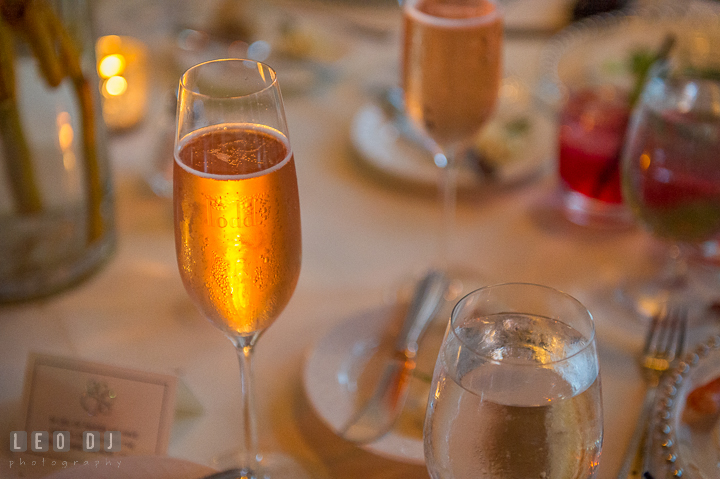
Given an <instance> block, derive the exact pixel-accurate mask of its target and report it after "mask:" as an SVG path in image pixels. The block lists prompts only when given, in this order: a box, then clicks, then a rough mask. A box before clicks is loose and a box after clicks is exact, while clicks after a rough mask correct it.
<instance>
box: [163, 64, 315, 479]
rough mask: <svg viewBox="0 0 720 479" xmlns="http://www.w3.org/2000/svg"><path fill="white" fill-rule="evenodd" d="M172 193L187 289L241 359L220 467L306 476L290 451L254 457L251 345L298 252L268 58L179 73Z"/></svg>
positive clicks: (287, 155)
mask: <svg viewBox="0 0 720 479" xmlns="http://www.w3.org/2000/svg"><path fill="white" fill-rule="evenodd" d="M173 202H174V210H175V248H176V253H177V261H178V266H179V269H180V276H181V277H182V281H183V284H184V285H185V289H186V290H187V292H188V294H189V295H190V297H191V299H192V300H193V302H194V303H195V305H196V306H197V307H198V309H199V310H200V311H201V312H202V313H203V314H204V315H205V317H206V318H207V319H208V320H210V321H211V322H212V323H213V324H214V325H215V326H217V327H218V328H219V329H220V330H221V331H222V332H223V333H225V335H226V336H227V337H228V338H229V339H230V341H231V342H232V343H233V345H234V346H235V348H236V349H237V355H238V358H239V361H240V381H241V389H242V396H241V398H240V403H239V404H238V406H239V407H238V410H239V412H240V417H241V418H242V424H243V426H242V434H241V435H240V442H241V444H240V445H241V447H240V452H239V454H236V455H235V456H233V457H232V459H231V461H232V462H234V464H232V466H233V467H236V468H237V469H236V470H235V471H233V472H231V473H228V476H227V477H233V478H236V477H238V478H239V477H241V478H248V479H250V478H252V479H256V478H276V477H287V478H297V477H306V475H304V473H303V472H302V471H300V470H296V469H293V468H294V467H295V465H294V463H293V462H292V461H291V460H290V459H289V458H283V457H281V456H278V455H274V456H272V457H273V458H274V459H273V461H272V462H271V461H270V460H269V458H268V457H265V458H262V460H261V456H259V455H258V451H257V432H256V424H255V416H254V414H253V392H252V381H251V358H252V352H253V349H254V346H255V344H256V342H257V340H258V338H259V337H260V335H261V334H262V332H263V331H264V330H265V329H267V327H268V326H270V324H272V323H273V321H275V319H276V318H277V316H278V315H279V314H280V313H281V312H282V310H283V308H285V306H286V305H287V303H288V301H289V300H290V297H291V296H292V293H293V291H294V289H295V285H296V283H297V279H298V275H299V273H300V259H301V243H300V207H299V202H298V188H297V180H296V175H295V162H294V158H293V154H292V149H291V147H290V141H289V139H288V130H287V125H286V121H285V113H284V109H283V102H282V97H281V94H280V88H279V86H278V82H277V78H276V75H275V72H274V71H273V70H272V69H271V68H270V67H268V66H267V65H264V64H262V63H258V62H255V61H250V60H238V59H228V60H217V61H211V62H207V63H202V64H200V65H196V66H194V67H192V68H190V69H189V70H188V71H187V72H185V73H184V74H183V76H182V77H181V79H180V89H179V95H178V109H177V136H176V139H175V165H174V171H173ZM220 466H221V467H223V468H224V467H228V466H230V465H229V464H220Z"/></svg>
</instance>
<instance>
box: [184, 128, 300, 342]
mask: <svg viewBox="0 0 720 479" xmlns="http://www.w3.org/2000/svg"><path fill="white" fill-rule="evenodd" d="M173 198H174V208H175V250H176V254H177V261H178V266H179V269H180V276H181V277H182V280H183V283H184V285H185V289H187V291H188V293H189V295H190V297H191V298H192V300H193V302H194V303H195V305H196V306H197V307H198V308H199V309H200V310H201V311H202V313H203V314H204V315H205V316H206V317H207V318H208V319H209V320H210V321H212V322H213V323H215V325H216V326H218V327H219V328H220V329H222V330H224V331H225V332H226V333H227V334H229V335H231V336H233V337H237V336H250V335H253V334H255V333H257V332H259V331H262V330H264V329H265V328H267V327H268V326H270V324H271V323H272V322H273V321H274V320H275V318H277V316H278V315H279V314H280V312H281V311H282V310H283V309H284V308H285V306H286V305H287V303H288V301H289V300H290V297H291V295H292V293H293V291H294V289H295V285H296V283H297V279H298V275H299V273H300V260H301V239H300V206H299V201H298V190H297V181H296V176H295V162H294V159H293V156H292V152H291V150H290V146H289V143H288V140H287V138H286V137H285V136H284V135H282V134H281V133H279V132H278V131H276V130H273V129H270V128H267V127H260V126H257V125H248V124H228V125H221V126H217V127H212V128H207V129H203V130H199V131H198V132H196V133H194V134H193V135H191V136H190V137H188V138H187V139H186V140H184V141H183V143H182V144H181V145H180V148H179V149H178V153H177V154H176V158H175V165H174V171H173Z"/></svg>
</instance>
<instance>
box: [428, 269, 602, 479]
mask: <svg viewBox="0 0 720 479" xmlns="http://www.w3.org/2000/svg"><path fill="white" fill-rule="evenodd" d="M602 424H603V421H602V404H601V391H600V375H599V366H598V359H597V351H596V345H595V330H594V325H593V319H592V316H591V315H590V313H589V312H588V311H587V309H585V307H583V305H582V304H580V303H579V302H578V301H577V300H575V299H574V298H572V297H571V296H569V295H567V294H565V293H562V292H560V291H557V290H554V289H552V288H548V287H545V286H540V285H534V284H522V283H508V284H501V285H495V286H489V287H485V288H482V289H479V290H476V291H473V292H472V293H470V294H468V295H467V296H465V297H464V298H463V299H461V300H460V302H459V303H458V304H457V305H456V306H455V309H454V310H453V313H452V317H451V320H450V323H449V325H448V329H447V331H446V333H445V338H444V340H443V344H442V346H441V348H440V353H439V355H438V359H437V363H436V366H435V373H434V375H433V381H432V386H431V388H430V398H429V402H428V408H427V413H426V417H425V429H424V434H423V435H424V444H425V460H426V464H427V468H428V471H429V472H430V475H431V476H432V478H433V479H538V478H546V479H566V478H567V479H589V478H593V477H595V474H596V472H597V466H598V461H599V458H600V451H601V447H602V437H603V426H602Z"/></svg>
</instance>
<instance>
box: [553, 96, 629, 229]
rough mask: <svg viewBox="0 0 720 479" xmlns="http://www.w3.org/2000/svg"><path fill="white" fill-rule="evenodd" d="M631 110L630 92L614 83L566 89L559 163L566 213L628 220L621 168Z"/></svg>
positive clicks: (581, 220) (593, 219)
mask: <svg viewBox="0 0 720 479" xmlns="http://www.w3.org/2000/svg"><path fill="white" fill-rule="evenodd" d="M629 111H630V107H629V100H628V94H627V92H625V91H624V90H622V89H621V88H618V87H614V86H612V85H601V86H583V87H580V88H576V89H573V90H571V91H570V93H569V94H568V98H567V101H566V102H565V103H564V105H563V108H562V110H561V112H560V129H559V133H558V168H559V175H560V180H561V185H562V195H563V207H564V212H565V214H566V216H567V218H568V219H569V220H570V221H572V222H573V223H577V224H581V225H593V226H605V227H612V226H627V225H628V224H629V223H630V221H631V216H630V214H629V212H628V210H627V208H626V207H625V205H624V204H623V198H622V193H621V191H620V168H619V165H620V153H621V150H622V146H623V140H624V137H625V129H626V127H627V123H628V116H629Z"/></svg>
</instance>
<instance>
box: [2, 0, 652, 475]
mask: <svg viewBox="0 0 720 479" xmlns="http://www.w3.org/2000/svg"><path fill="white" fill-rule="evenodd" d="M517 3H523V2H517ZM517 3H516V4H515V5H514V7H513V4H511V7H510V13H509V14H508V15H509V17H508V19H509V20H511V19H512V18H516V17H515V16H517V18H518V19H520V17H521V16H522V17H523V19H522V21H520V20H518V22H519V23H522V22H524V21H526V17H527V16H528V10H526V9H523V8H520V7H519V6H518V5H517ZM550 3H552V4H553V5H555V2H548V4H550ZM303 5H304V4H299V5H298V6H293V8H295V9H300V10H301V11H302V8H304V7H303ZM525 5H526V7H528V8H530V7H529V5H532V8H536V9H538V10H537V11H538V12H539V11H540V10H539V8H540V7H539V2H533V1H529V2H525ZM513 8H514V10H513ZM292 11H295V10H292ZM548 11H550V10H548ZM308 12H309V13H307V14H308V15H315V16H316V17H317V21H318V22H319V25H334V26H335V28H336V29H337V28H342V27H338V25H337V24H338V22H339V20H337V19H338V18H342V19H343V20H342V21H343V22H344V21H351V20H352V21H362V22H365V24H367V23H373V22H375V23H374V24H375V25H379V26H380V27H381V28H391V27H392V25H393V23H394V24H396V25H397V26H398V31H399V25H400V17H399V12H398V11H397V9H394V8H386V7H377V6H376V7H366V8H363V7H358V6H351V5H350V4H346V3H344V2H338V3H337V4H336V5H334V6H332V7H331V5H330V4H328V3H324V4H323V7H322V8H317V7H315V6H313V7H312V8H310V9H309V10H308ZM513 12H515V13H513ZM511 15H512V16H511ZM308 18H310V17H308ZM544 21H545V20H544ZM547 21H548V22H552V21H554V20H553V19H552V18H550V19H549V20H547ZM322 22H326V23H322ZM342 41H343V42H344V44H345V46H346V47H347V51H346V52H345V54H344V56H343V58H342V60H341V61H340V63H339V64H338V65H336V71H335V74H336V78H335V79H334V80H333V81H332V82H329V83H328V84H326V85H324V86H323V87H322V88H320V89H318V90H314V91H311V92H306V93H305V94H292V95H287V98H286V105H285V106H286V113H287V118H288V122H289V128H290V134H291V140H292V144H293V149H294V152H295V159H296V163H297V170H298V181H299V188H300V195H301V210H302V227H303V267H302V273H301V276H300V280H299V283H298V286H297V289H296V292H295V295H294V296H293V298H292V300H291V302H290V304H289V305H288V307H287V309H286V310H285V311H284V312H283V314H282V316H281V317H280V318H279V319H278V320H277V322H276V323H275V324H274V325H273V326H272V327H271V328H270V329H269V330H268V331H267V332H266V334H264V335H263V337H262V338H261V340H260V342H259V345H258V347H257V350H256V355H255V372H256V374H255V379H256V393H257V397H258V399H259V400H258V401H257V404H258V413H259V420H260V424H261V428H260V432H261V434H260V435H261V445H262V447H263V449H280V450H285V451H287V452H289V453H291V454H293V455H295V456H297V457H300V458H302V459H304V460H306V461H308V462H310V463H313V464H315V465H316V466H317V467H319V468H321V469H324V470H325V471H326V472H327V473H328V475H329V476H330V477H333V478H335V477H337V478H354V477H358V478H360V477H377V478H390V477H397V478H400V477H403V478H408V477H427V474H426V472H425V471H424V469H423V468H422V467H419V466H407V465H403V464H400V463H395V462H393V461H389V460H385V459H380V458H377V457H375V456H373V455H371V454H369V453H367V452H365V451H362V450H360V449H358V448H355V447H354V446H351V445H349V444H345V443H343V442H342V441H341V440H340V439H338V438H336V437H334V436H333V435H332V434H331V433H330V432H329V431H328V430H327V429H324V427H323V426H322V424H321V423H320V421H319V420H318V419H317V418H316V417H315V416H314V413H313V411H312V409H311V407H310V406H309V405H308V404H307V401H306V400H305V398H304V395H303V392H302V385H301V379H300V378H301V376H302V370H303V365H304V358H305V357H306V355H307V354H308V351H309V349H310V348H311V347H312V345H313V344H314V343H315V342H316V341H318V340H319V339H320V338H322V337H323V336H324V335H325V334H326V333H327V332H328V331H329V330H330V329H331V328H333V327H334V326H336V325H337V324H340V322H341V321H342V320H344V319H345V318H346V317H348V316H349V315H351V314H355V313H357V312H358V311H361V310H363V309H365V308H369V307H374V306H376V305H378V304H379V303H381V302H382V301H384V300H386V299H387V297H388V295H389V294H390V295H391V294H392V292H393V291H394V290H395V289H396V288H397V286H398V285H399V284H400V283H401V282H402V280H404V279H407V278H408V277H410V276H411V275H412V274H417V273H419V272H421V271H422V270H423V268H425V267H426V266H427V265H429V264H430V262H431V261H432V260H433V258H434V255H435V252H436V246H437V244H436V240H437V231H438V227H439V226H438V225H439V223H440V222H439V208H438V204H437V201H436V199H435V198H434V197H432V196H427V197H422V196H416V195H409V194H406V193H402V192H398V191H395V190H393V188H391V187H388V185H383V184H380V183H377V182H375V181H374V180H373V179H372V178H371V177H370V176H368V175H366V174H365V172H364V171H363V170H362V168H360V167H358V165H357V163H356V161H355V160H354V157H353V153H352V150H351V148H350V145H349V140H348V130H349V127H350V122H351V121H352V117H353V114H354V113H355V112H356V111H357V110H358V108H359V107H360V106H362V105H363V104H364V103H366V102H367V101H368V99H369V98H370V94H371V92H374V91H376V89H377V87H378V86H380V85H388V84H391V83H393V82H394V81H396V77H397V63H398V58H399V56H398V50H397V47H398V35H390V36H389V37H387V38H384V39H383V38H382V37H381V38H380V39H378V38H373V37H369V36H362V35H361V34H356V35H355V36H352V34H351V35H350V36H346V37H344V38H343V40H342ZM544 41H545V40H544V39H516V38H508V39H507V41H506V55H505V58H506V62H505V65H506V69H507V70H508V71H512V72H513V73H515V74H518V75H520V76H521V77H523V78H525V79H527V80H528V81H529V82H532V81H533V80H534V78H535V76H536V74H537V69H538V58H539V53H540V51H541V49H542V47H543V45H544ZM280 82H281V86H282V76H281V77H280ZM155 106H156V107H157V105H155ZM154 115H156V114H155V113H153V111H151V112H150V114H149V118H148V119H147V120H146V122H145V123H144V124H143V125H142V126H141V127H140V128H138V129H136V130H134V131H131V132H128V133H125V134H121V135H114V136H112V137H111V151H112V155H113V157H112V161H113V165H114V173H115V178H114V179H115V187H116V195H117V225H118V245H117V251H116V252H115V254H114V255H113V257H112V259H111V261H110V262H109V263H108V264H107V265H106V266H105V267H104V268H103V269H102V270H101V271H100V272H99V273H98V274H96V275H94V276H93V277H92V278H91V279H90V280H88V281H86V282H85V283H83V284H82V285H81V286H79V287H77V288H75V289H72V290H71V291H68V292H66V293H63V294H60V295H58V296H55V297H52V298H49V299H46V300H42V301H38V302H34V303H29V304H23V305H16V306H9V307H2V308H0V461H3V462H4V463H0V471H2V473H0V477H15V476H14V474H16V472H13V471H9V470H8V469H7V464H6V463H7V458H6V456H7V454H8V453H7V451H8V442H7V439H8V436H9V431H11V430H19V429H20V428H21V427H22V425H21V424H18V419H19V417H20V415H19V413H20V407H21V396H22V387H23V379H24V372H25V365H26V360H27V356H28V353H30V352H39V353H48V354H57V355H62V356H70V357H74V358H79V359H85V360H92V361H99V362H103V363H109V364H113V365H118V366H123V367H129V368H136V369H143V370H149V371H154V372H160V373H169V374H174V375H177V376H178V377H179V378H180V379H181V380H182V382H183V383H184V384H186V385H187V387H188V388H189V390H190V391H191V392H192V394H193V395H194V396H195V397H196V398H197V400H198V401H199V403H200V404H201V405H202V408H203V411H202V413H201V414H200V415H197V416H191V417H186V418H177V419H176V420H175V423H174V425H173V429H172V434H171V439H170V446H169V455H170V456H173V457H177V458H182V459H185V460H190V461H194V462H198V463H204V464H207V463H208V461H209V459H210V458H211V457H212V456H213V455H215V454H217V453H218V452H221V451H225V450H227V449H229V448H232V447H233V446H234V445H236V444H237V443H236V437H238V431H237V429H238V424H239V417H238V409H237V407H236V403H237V399H238V396H239V394H240V390H239V383H238V366H237V360H236V357H235V353H234V351H233V348H232V347H231V345H230V344H229V342H228V341H227V340H226V339H225V338H224V337H223V336H222V335H221V334H220V333H219V331H218V330H216V329H215V328H214V327H213V326H212V325H210V324H209V323H208V322H206V321H205V320H204V319H203V318H202V317H201V315H200V314H199V313H198V312H197V310H196V309H195V307H194V306H193V304H192V303H191V302H190V300H189V298H188V296H187V294H186V293H185V291H184V289H183V287H182V284H181V282H180V278H179V275H178V273H177V266H176V262H175V252H174V241H173V230H172V210H171V202H170V200H168V199H166V198H159V197H156V196H154V195H153V194H152V193H151V192H150V190H149V188H148V187H147V185H146V183H145V182H144V179H143V175H144V174H145V173H147V172H148V171H149V170H150V165H152V163H153V161H155V159H154V158H152V154H153V151H155V150H154V148H153V145H154V144H155V141H156V140H157V135H159V130H158V129H157V128H156V127H157V125H158V122H157V121H155V120H156V119H157V116H154ZM555 190H556V180H555V177H554V175H553V174H550V175H548V176H545V177H543V178H541V179H540V180H538V181H536V182H534V183H532V184H529V185H526V186H524V187H522V188H517V189H512V190H508V191H497V190H495V191H489V192H488V193H487V194H484V195H481V196H480V197H479V198H477V199H476V200H474V201H469V202H462V203H461V204H460V205H459V208H458V212H457V230H456V234H455V236H454V239H453V252H452V258H453V259H454V260H456V261H462V262H463V263H465V264H467V265H468V266H470V267H474V268H476V269H478V270H479V271H481V272H482V273H483V274H484V275H485V276H486V278H487V281H488V283H496V282H505V281H524V282H536V283H542V284H546V285H549V286H553V287H555V288H559V289H562V290H565V291H567V292H569V293H570V294H572V295H574V296H576V297H577V298H578V299H580V300H581V301H582V302H584V303H585V304H586V306H587V307H588V308H589V309H590V310H591V312H592V313H593V314H594V316H595V319H596V323H597V330H598V344H599V353H600V367H601V374H602V388H603V401H604V414H605V416H604V417H605V419H604V427H605V440H604V446H603V454H602V461H601V464H600V472H599V475H598V477H599V478H600V479H609V478H611V477H613V474H614V472H615V471H616V470H617V468H618V467H619V463H620V460H621V457H622V453H623V448H624V446H625V444H626V442H627V440H628V439H629V436H630V434H631V431H632V427H633V425H634V422H635V419H636V416H637V414H638V411H639V408H640V404H641V402H642V394H643V386H642V380H641V376H640V373H639V370H638V368H637V367H636V364H635V361H634V358H635V355H636V354H637V352H638V347H639V345H640V343H641V339H642V330H643V327H642V325H640V324H639V323H638V322H637V321H636V320H635V319H634V318H633V317H632V316H631V315H630V314H629V313H628V312H627V311H625V310H623V309H622V308H619V307H617V306H616V305H614V304H612V302H610V301H608V299H607V298H608V297H609V296H608V294H609V292H611V291H612V289H613V288H614V287H615V285H616V284H617V283H618V282H619V281H620V280H621V279H622V278H623V277H624V276H626V275H627V274H630V273H634V272H638V271H641V270H642V269H643V268H645V267H646V265H647V264H648V261H649V259H648V255H647V252H648V251H649V250H650V249H651V247H652V245H653V243H652V240H651V239H650V238H649V237H648V236H647V235H646V234H644V233H642V232H640V231H638V230H629V231H623V232H601V231H593V230H588V229H585V228H581V227H576V226H573V225H570V224H568V223H566V222H564V221H563V220H562V219H560V218H559V217H558V213H557V207H556V196H555ZM388 292H390V293H388ZM48 472H50V471H48ZM43 473H46V472H44V471H40V470H37V468H36V469H35V470H30V468H26V470H25V472H24V474H25V477H33V476H40V475H42V474H43ZM8 474H9V476H8Z"/></svg>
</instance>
